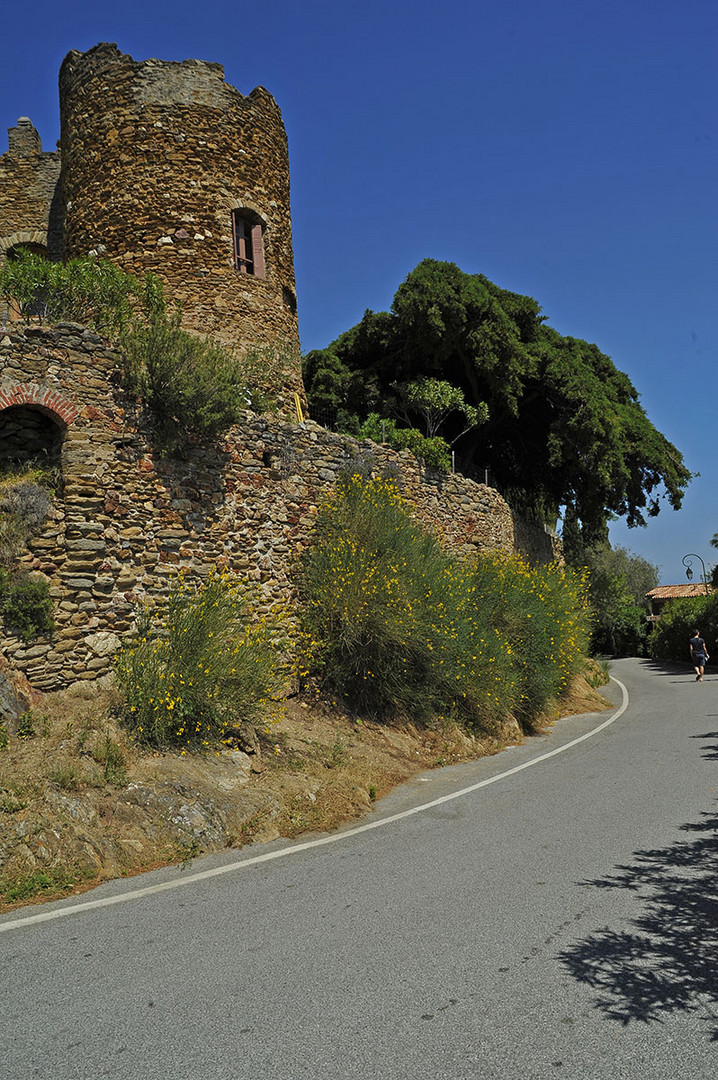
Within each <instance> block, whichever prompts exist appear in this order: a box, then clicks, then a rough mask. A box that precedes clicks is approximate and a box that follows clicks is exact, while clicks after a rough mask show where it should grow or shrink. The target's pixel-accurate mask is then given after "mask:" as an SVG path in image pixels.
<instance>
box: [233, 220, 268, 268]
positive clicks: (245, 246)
mask: <svg viewBox="0 0 718 1080" xmlns="http://www.w3.org/2000/svg"><path fill="white" fill-rule="evenodd" d="M232 234H233V236H234V265H235V267H236V268H237V270H239V272H240V274H251V275H252V276H253V277H258V278H263V277H266V272H265V266H264V240H263V234H264V225H263V223H262V220H261V218H260V217H259V215H257V214H254V213H252V211H250V210H245V209H241V210H233V211H232Z"/></svg>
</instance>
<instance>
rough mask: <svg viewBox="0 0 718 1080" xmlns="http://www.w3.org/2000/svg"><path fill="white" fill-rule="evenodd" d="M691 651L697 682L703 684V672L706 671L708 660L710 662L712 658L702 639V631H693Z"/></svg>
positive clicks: (690, 642) (690, 644)
mask: <svg viewBox="0 0 718 1080" xmlns="http://www.w3.org/2000/svg"><path fill="white" fill-rule="evenodd" d="M688 645H689V648H690V650H691V663H692V664H693V670H694V671H695V673H696V682H703V672H704V671H705V666H706V660H710V656H709V655H708V652H707V650H706V643H705V641H704V640H703V638H702V637H701V632H700V630H694V631H693V637H692V638H691V640H690V641H689V642H688Z"/></svg>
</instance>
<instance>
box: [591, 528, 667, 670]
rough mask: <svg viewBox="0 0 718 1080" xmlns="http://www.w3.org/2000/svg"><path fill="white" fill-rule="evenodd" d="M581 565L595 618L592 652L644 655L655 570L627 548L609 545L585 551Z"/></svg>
mask: <svg viewBox="0 0 718 1080" xmlns="http://www.w3.org/2000/svg"><path fill="white" fill-rule="evenodd" d="M580 565H583V566H585V567H586V570H587V573H588V584H589V598H590V602H591V608H592V610H593V614H594V627H593V636H592V641H591V651H592V652H593V653H599V654H600V653H603V654H608V655H611V656H645V655H647V652H648V639H649V635H650V626H651V624H650V623H649V622H648V618H647V616H648V615H649V613H650V603H649V601H648V599H647V597H646V593H648V592H649V591H650V590H651V589H654V588H655V587H656V585H657V584H658V567H657V566H654V565H653V564H652V563H649V562H648V561H647V560H646V559H644V558H642V557H641V556H640V555H636V554H634V553H633V552H632V551H629V550H628V549H627V548H623V547H617V548H612V547H610V545H608V544H606V545H601V546H599V547H596V548H590V549H588V550H586V551H584V552H583V554H582V557H581V560H580Z"/></svg>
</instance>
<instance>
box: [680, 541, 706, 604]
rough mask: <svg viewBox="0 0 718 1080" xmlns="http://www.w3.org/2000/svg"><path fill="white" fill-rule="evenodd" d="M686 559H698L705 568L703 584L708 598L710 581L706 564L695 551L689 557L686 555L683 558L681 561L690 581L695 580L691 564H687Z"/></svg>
mask: <svg viewBox="0 0 718 1080" xmlns="http://www.w3.org/2000/svg"><path fill="white" fill-rule="evenodd" d="M686 559H698V562H699V563H700V564H701V566H702V567H703V584H704V586H705V590H706V596H708V580H707V578H706V564H705V563H704V562H703V559H702V558H701V557H700V555H696V554H695V552H693V551H690V552H689V553H688V554H687V555H684V556H683V558H682V559H681V562H682V563H683V565H684V566H685V568H686V577H687V578H688V580H689V581H692V580H693V570H692V569H691V566H690V563H687V562H686Z"/></svg>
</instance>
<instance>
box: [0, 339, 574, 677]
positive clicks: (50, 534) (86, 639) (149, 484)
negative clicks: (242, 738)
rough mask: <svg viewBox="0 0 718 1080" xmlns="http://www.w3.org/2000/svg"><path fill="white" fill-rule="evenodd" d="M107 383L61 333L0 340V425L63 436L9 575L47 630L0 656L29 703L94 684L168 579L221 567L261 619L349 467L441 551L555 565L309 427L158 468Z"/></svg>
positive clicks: (424, 486) (107, 357)
mask: <svg viewBox="0 0 718 1080" xmlns="http://www.w3.org/2000/svg"><path fill="white" fill-rule="evenodd" d="M116 371H117V357H116V354H115V353H113V351H112V350H111V349H109V348H108V347H107V346H106V344H105V343H103V342H102V341H101V340H100V339H99V338H98V337H97V336H96V335H95V334H93V333H91V332H89V331H87V330H84V329H83V328H82V327H78V326H75V325H73V324H61V325H58V326H56V327H53V328H43V327H23V326H20V325H16V326H14V327H12V328H10V329H8V331H7V332H6V333H5V334H4V336H2V338H0V424H1V423H2V422H3V416H6V415H7V413H8V412H10V411H12V409H13V408H26V409H32V408H36V409H40V410H43V415H46V416H47V417H48V418H49V419H50V420H51V421H52V422H53V423H55V424H56V425H57V427H58V429H59V431H60V432H61V434H62V436H63V439H62V449H61V463H62V471H63V478H64V488H63V492H62V495H61V496H59V497H58V498H57V499H56V503H55V508H54V510H53V513H52V517H51V519H50V520H48V522H47V524H46V527H45V529H44V531H43V532H42V534H41V535H40V536H38V537H37V538H36V539H35V540H34V541H33V542H32V544H31V550H30V552H29V553H28V555H27V556H26V558H25V560H24V562H25V565H26V567H27V568H28V569H32V570H34V571H39V572H41V573H43V574H45V575H46V577H47V579H48V581H49V583H50V586H51V590H52V595H53V597H54V600H55V605H56V621H57V629H56V630H55V632H54V633H53V634H52V635H49V636H48V637H47V638H45V639H41V640H38V641H35V642H33V643H32V644H31V645H30V646H26V645H24V644H23V643H22V642H21V641H19V640H16V639H12V638H6V639H5V640H4V643H3V644H4V651H5V653H6V655H7V656H8V657H9V659H10V660H11V662H12V664H13V666H14V667H15V668H18V669H20V670H22V671H24V672H25V674H26V675H27V677H28V678H29V679H30V681H31V683H32V684H33V685H34V686H36V687H38V688H39V689H44V690H48V689H52V688H56V687H59V686H63V685H66V684H68V683H71V682H75V681H78V680H83V679H94V678H96V677H97V676H98V675H101V674H103V673H105V672H106V671H108V669H109V667H110V665H111V658H112V653H113V651H114V649H115V648H116V647H117V644H118V641H119V636H120V635H121V634H122V633H123V632H124V631H126V630H128V629H129V628H130V626H131V625H132V622H133V619H134V617H135V615H136V612H137V610H138V605H139V604H141V602H142V601H143V599H144V598H145V597H147V596H148V595H151V594H153V593H155V592H157V591H161V590H164V589H166V587H167V585H168V582H169V579H170V578H171V576H172V575H173V574H175V573H176V572H177V571H178V570H179V569H180V568H182V567H183V568H185V569H186V570H187V571H188V572H190V573H197V574H200V575H203V574H206V573H207V572H208V570H209V569H210V567H212V566H220V567H228V568H229V569H231V570H233V571H237V572H239V573H240V574H242V575H244V576H245V577H247V578H249V579H250V580H253V581H255V582H257V583H258V584H259V586H260V588H261V590H262V592H263V595H264V597H265V601H266V603H267V604H271V603H273V602H274V601H276V600H279V599H282V598H286V597H287V596H290V597H291V595H292V572H293V568H294V566H295V561H296V557H297V555H298V554H299V553H300V552H301V550H302V549H303V548H304V547H305V546H306V545H307V543H308V542H309V541H310V538H311V534H312V529H313V526H314V522H315V518H316V511H317V505H318V503H319V502H320V500H321V498H322V497H323V496H324V495H325V494H326V493H328V492H329V491H330V490H331V487H332V485H333V483H334V482H335V480H336V477H337V474H338V472H339V471H340V470H342V469H345V468H346V467H347V466H348V465H349V464H350V463H352V462H355V461H356V460H357V457H360V456H362V455H363V456H365V457H366V455H373V458H374V460H375V464H376V466H377V467H378V468H384V467H387V466H391V467H392V470H398V471H399V473H400V476H401V482H402V484H403V489H404V494H405V495H406V497H407V499H408V500H409V501H410V503H411V504H412V505H413V506H414V508H415V511H416V514H417V517H418V518H419V519H420V520H422V521H423V522H425V523H426V524H428V525H431V526H432V527H433V528H435V529H436V530H437V531H438V532H439V533H440V534H441V535H442V536H443V537H444V540H445V542H446V544H447V545H448V547H449V548H450V549H451V550H453V551H456V552H461V553H469V552H471V551H476V550H479V551H480V550H501V551H507V552H510V551H514V550H521V551H522V552H523V553H524V554H525V555H527V556H528V557H529V558H531V559H532V560H535V561H544V560H548V559H551V558H553V557H555V556H556V555H557V554H558V551H557V548H556V541H555V539H552V537H551V536H549V535H547V534H546V532H545V531H543V530H541V529H536V528H533V529H531V528H530V527H529V526H527V525H526V524H522V523H519V522H517V521H516V520H515V519H514V516H513V515H512V513H511V511H510V509H509V507H508V506H507V505H506V503H505V502H504V500H503V499H502V498H501V496H500V495H499V494H498V492H496V491H494V490H493V489H492V488H489V487H486V486H484V485H481V484H476V483H474V482H473V481H471V480H468V479H466V478H465V477H462V476H459V475H453V476H446V477H444V478H440V479H437V478H434V479H431V478H429V477H427V476H426V475H424V473H423V472H422V470H421V468H420V466H419V464H418V462H417V461H416V459H414V458H413V457H412V455H411V454H409V453H408V452H404V453H401V454H397V453H395V452H394V451H392V450H390V449H388V448H387V447H381V446H377V445H375V444H374V443H371V442H368V441H366V442H363V443H357V442H356V441H355V440H353V439H350V438H348V437H345V436H341V435H337V434H334V433H332V432H329V431H326V430H325V429H324V428H321V427H320V426H319V425H317V424H315V423H313V422H311V421H308V422H307V423H306V424H305V426H303V427H302V426H299V425H298V424H292V423H288V422H287V421H286V420H285V419H283V418H282V417H281V416H279V415H268V416H256V415H254V414H252V413H247V414H246V416H245V418H244V419H243V421H242V422H241V423H240V424H238V425H237V427H235V428H233V429H232V431H231V432H230V434H229V436H228V438H227V439H226V440H225V441H224V443H223V445H222V446H221V447H219V448H217V449H215V450H203V449H200V448H196V447H195V448H192V447H189V448H188V452H187V457H186V460H183V461H181V462H172V461H163V460H161V459H158V458H156V457H155V456H154V454H153V452H152V448H151V443H150V441H149V439H148V437H147V431H146V428H145V427H144V425H143V418H142V416H141V415H138V414H137V410H136V408H135V405H134V403H133V402H132V401H129V400H128V399H127V398H126V397H125V396H124V394H123V392H122V390H121V387H120V385H119V382H118V380H117V377H116ZM3 394H4V395H5V397H4V398H3V397H2V395H3ZM8 395H9V396H8ZM3 400H5V401H10V402H11V404H10V406H9V407H8V408H7V410H6V411H5V412H3V411H2V410H1V405H2V401H3Z"/></svg>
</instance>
